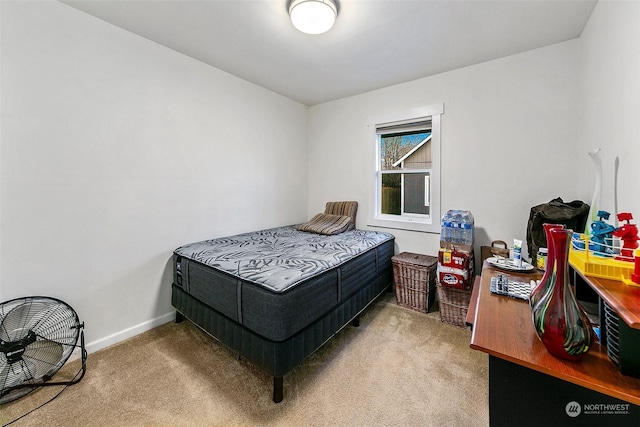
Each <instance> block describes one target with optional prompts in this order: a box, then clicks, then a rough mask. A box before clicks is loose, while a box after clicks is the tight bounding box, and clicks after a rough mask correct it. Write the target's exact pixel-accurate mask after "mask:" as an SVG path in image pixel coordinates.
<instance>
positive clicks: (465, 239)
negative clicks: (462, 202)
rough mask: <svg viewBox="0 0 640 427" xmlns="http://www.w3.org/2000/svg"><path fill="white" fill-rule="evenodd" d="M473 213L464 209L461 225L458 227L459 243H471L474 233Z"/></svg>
mask: <svg viewBox="0 0 640 427" xmlns="http://www.w3.org/2000/svg"><path fill="white" fill-rule="evenodd" d="M473 222H474V220H473V215H472V214H471V212H469V211H465V212H464V213H463V215H462V224H461V225H462V227H461V229H460V243H461V244H463V245H469V246H471V245H473V234H474V230H473V229H474V223H473Z"/></svg>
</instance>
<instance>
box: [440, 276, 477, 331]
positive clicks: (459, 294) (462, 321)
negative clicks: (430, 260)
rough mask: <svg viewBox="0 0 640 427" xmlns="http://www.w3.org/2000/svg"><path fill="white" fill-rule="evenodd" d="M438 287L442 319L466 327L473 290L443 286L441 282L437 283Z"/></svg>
mask: <svg viewBox="0 0 640 427" xmlns="http://www.w3.org/2000/svg"><path fill="white" fill-rule="evenodd" d="M436 288H437V289H438V306H439V307H440V320H442V321H443V322H445V323H450V324H452V325H456V326H462V327H466V320H467V311H469V302H470V301H471V290H465V289H456V288H451V287H449V286H442V285H441V284H440V283H438V284H437V285H436Z"/></svg>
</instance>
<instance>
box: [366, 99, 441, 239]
mask: <svg viewBox="0 0 640 427" xmlns="http://www.w3.org/2000/svg"><path fill="white" fill-rule="evenodd" d="M443 113H444V104H434V105H428V106H424V107H418V108H414V109H411V110H407V111H400V112H396V113H389V114H385V115H382V116H378V117H372V118H370V119H369V132H370V134H369V135H370V137H369V141H373V143H372V145H373V146H374V149H373V150H372V151H373V153H374V156H373V157H374V167H373V173H372V178H373V179H372V184H373V185H372V186H373V188H372V191H371V193H370V194H371V196H370V201H369V214H368V216H367V225H368V226H371V227H384V228H394V229H401V230H410V231H420V232H427V233H440V217H441V210H440V116H441V115H442V114H443ZM428 118H430V119H431V158H432V163H431V169H411V171H410V172H411V173H420V172H422V173H424V172H428V173H429V181H430V193H431V194H430V196H431V200H430V206H429V216H428V217H426V216H424V215H411V214H403V215H385V214H383V213H382V212H381V210H382V201H381V199H382V197H381V194H382V171H381V166H380V163H381V162H380V135H381V132H380V131H379V129H381V128H384V127H389V126H394V125H402V124H409V123H412V122H420V121H425V120H427V119H428ZM402 172H403V171H398V173H402ZM386 173H389V172H386ZM404 173H408V171H405V172H404ZM402 197H404V195H403V196H402ZM403 209H404V205H403Z"/></svg>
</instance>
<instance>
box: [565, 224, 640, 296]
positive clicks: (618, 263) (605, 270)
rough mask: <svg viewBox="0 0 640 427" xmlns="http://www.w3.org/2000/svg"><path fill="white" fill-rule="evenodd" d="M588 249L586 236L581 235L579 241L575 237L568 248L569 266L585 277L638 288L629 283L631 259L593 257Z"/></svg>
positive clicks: (593, 254)
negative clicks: (618, 282) (609, 280)
mask: <svg viewBox="0 0 640 427" xmlns="http://www.w3.org/2000/svg"><path fill="white" fill-rule="evenodd" d="M583 245H584V248H587V249H578V248H576V246H581V247H582V246H583ZM588 248H589V238H588V236H586V235H584V234H581V235H580V238H579V239H576V238H575V237H574V238H573V239H572V241H571V247H570V248H569V264H571V266H572V267H573V268H575V269H577V270H578V271H580V272H581V273H582V274H584V275H585V276H592V277H599V278H602V279H611V280H620V281H622V282H624V283H625V284H627V285H634V286H640V285H639V284H637V283H634V282H633V281H631V273H633V269H634V262H633V259H630V260H629V261H623V260H618V259H614V258H613V257H603V256H598V255H595V253H594V252H593V251H591V250H588Z"/></svg>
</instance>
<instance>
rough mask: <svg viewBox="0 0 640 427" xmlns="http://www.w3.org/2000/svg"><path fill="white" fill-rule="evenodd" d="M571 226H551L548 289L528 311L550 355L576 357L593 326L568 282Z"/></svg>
mask: <svg viewBox="0 0 640 427" xmlns="http://www.w3.org/2000/svg"><path fill="white" fill-rule="evenodd" d="M572 234H573V231H572V230H569V229H563V228H551V229H550V230H549V236H550V237H551V239H550V242H549V241H547V244H548V246H549V247H550V248H553V257H552V252H551V251H550V252H549V256H548V258H547V270H549V279H548V284H547V287H548V290H547V291H546V292H543V293H541V294H540V298H539V300H538V301H537V302H536V304H535V306H534V307H533V309H532V311H531V314H532V318H533V324H534V326H535V330H536V333H537V334H538V337H539V338H540V341H542V344H544V346H545V347H546V349H547V351H548V352H549V353H551V354H552V355H554V356H556V357H559V358H561V359H566V360H579V359H580V357H581V356H583V355H584V354H585V353H587V352H588V351H589V349H590V348H591V340H592V339H593V330H592V329H591V323H590V322H589V319H588V317H587V315H586V313H585V312H584V310H583V309H582V307H580V305H579V304H578V302H577V300H576V297H575V295H574V293H573V289H572V288H571V284H570V283H569V265H568V257H569V242H570V241H571V235H572Z"/></svg>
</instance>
